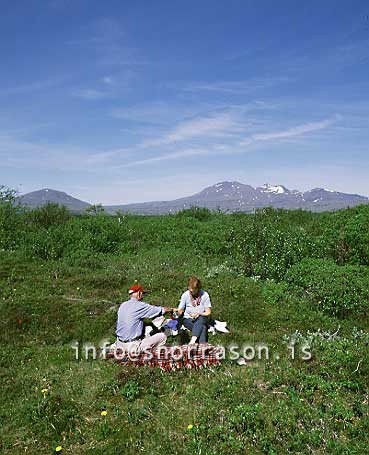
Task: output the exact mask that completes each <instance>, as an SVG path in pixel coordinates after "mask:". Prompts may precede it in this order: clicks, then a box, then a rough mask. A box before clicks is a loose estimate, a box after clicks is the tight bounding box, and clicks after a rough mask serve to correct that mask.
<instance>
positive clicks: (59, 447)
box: [55, 446, 63, 452]
mask: <svg viewBox="0 0 369 455" xmlns="http://www.w3.org/2000/svg"><path fill="white" fill-rule="evenodd" d="M61 450H63V447H62V446H58V447H55V452H60V451H61Z"/></svg>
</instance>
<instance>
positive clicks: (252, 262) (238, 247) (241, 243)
mask: <svg viewBox="0 0 369 455" xmlns="http://www.w3.org/2000/svg"><path fill="white" fill-rule="evenodd" d="M291 219H293V215H291V217H290V215H289V212H288V211H286V210H273V209H270V208H267V209H261V210H257V211H256V213H255V214H254V215H252V216H251V217H249V218H248V219H247V218H245V217H243V218H240V222H241V223H240V224H239V226H238V227H236V228H233V229H232V230H231V231H230V235H229V247H230V249H231V250H232V252H234V255H235V256H236V258H237V260H238V262H239V263H240V266H241V267H242V269H243V271H244V273H245V274H246V275H248V276H251V275H257V276H260V277H261V278H273V279H276V280H281V279H282V278H283V277H284V275H285V273H286V271H287V270H288V269H289V267H291V266H292V265H293V264H295V263H297V262H299V261H300V260H301V259H303V258H305V257H316V256H318V257H319V256H320V255H322V254H323V251H324V248H322V242H321V238H320V237H319V236H313V235H311V234H310V233H309V232H308V231H307V229H306V227H305V226H304V225H300V224H299V222H295V223H292V222H291ZM297 220H299V218H297ZM295 221H296V220H295Z"/></svg>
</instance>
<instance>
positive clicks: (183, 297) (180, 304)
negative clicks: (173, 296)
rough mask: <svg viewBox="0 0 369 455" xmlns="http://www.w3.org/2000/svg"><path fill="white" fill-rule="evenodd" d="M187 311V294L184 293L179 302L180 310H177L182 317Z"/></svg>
mask: <svg viewBox="0 0 369 455" xmlns="http://www.w3.org/2000/svg"><path fill="white" fill-rule="evenodd" d="M185 309H186V293H185V292H184V293H183V294H182V296H181V301H180V302H179V305H178V308H177V309H176V310H175V311H177V313H178V314H179V315H180V316H182V314H183V313H184V312H185Z"/></svg>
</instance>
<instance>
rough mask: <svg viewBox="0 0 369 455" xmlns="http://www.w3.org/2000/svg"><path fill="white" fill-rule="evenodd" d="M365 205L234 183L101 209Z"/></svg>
mask: <svg viewBox="0 0 369 455" xmlns="http://www.w3.org/2000/svg"><path fill="white" fill-rule="evenodd" d="M18 200H19V202H20V203H22V204H24V205H26V206H28V207H31V208H34V207H39V206H41V205H44V204H46V203H47V202H54V203H57V204H59V205H65V206H66V207H67V208H69V209H70V210H71V211H73V212H83V211H85V209H86V208H88V207H89V206H90V205H91V204H89V203H88V202H85V201H81V200H79V199H77V198H74V197H72V196H70V195H69V194H67V193H65V192H62V191H57V190H52V189H50V188H45V189H42V190H38V191H33V192H31V193H27V194H24V195H22V196H20V197H19V198H18ZM367 203H369V199H368V198H367V197H365V196H361V195H358V194H349V193H342V192H339V191H333V190H330V189H326V188H313V189H311V190H308V191H305V192H301V191H298V190H295V189H294V190H290V189H288V188H287V187H285V186H284V185H280V184H278V185H271V184H268V183H265V184H263V185H261V186H258V187H256V188H254V187H253V186H251V185H248V184H244V183H240V182H237V181H223V182H219V183H216V184H215V185H212V186H209V187H207V188H204V189H203V190H201V191H200V192H198V193H196V194H193V195H192V196H187V197H182V198H178V199H174V200H166V201H149V202H141V203H132V204H116V205H106V206H104V208H105V210H106V212H107V213H110V214H114V213H115V212H116V211H118V210H120V211H123V212H127V211H128V212H131V213H137V214H143V215H144V214H146V215H155V214H157V215H161V214H167V213H176V212H178V211H180V210H183V209H186V208H189V207H191V206H199V207H206V208H208V209H210V210H221V211H224V212H247V213H252V212H253V211H255V210H256V209H257V208H262V207H270V206H271V207H274V208H285V209H299V208H300V209H304V210H311V211H314V212H321V211H333V210H338V209H341V208H347V207H353V206H355V205H359V204H367Z"/></svg>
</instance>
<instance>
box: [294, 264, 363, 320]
mask: <svg viewBox="0 0 369 455" xmlns="http://www.w3.org/2000/svg"><path fill="white" fill-rule="evenodd" d="M285 282H286V283H287V284H288V285H289V286H290V287H292V288H293V289H295V290H296V291H297V292H298V293H299V294H300V295H305V296H307V297H308V298H309V299H310V300H311V301H312V302H313V303H314V304H315V305H317V307H318V308H320V309H322V310H323V311H326V312H328V313H330V314H333V315H335V316H339V317H345V316H348V315H352V314H364V315H366V314H368V309H369V270H368V268H367V267H363V266H354V265H345V266H340V265H337V264H336V263H335V262H334V261H333V260H327V259H305V260H303V261H301V262H300V263H298V264H295V265H294V266H293V267H291V269H290V270H289V271H288V272H287V274H286V276H285Z"/></svg>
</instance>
